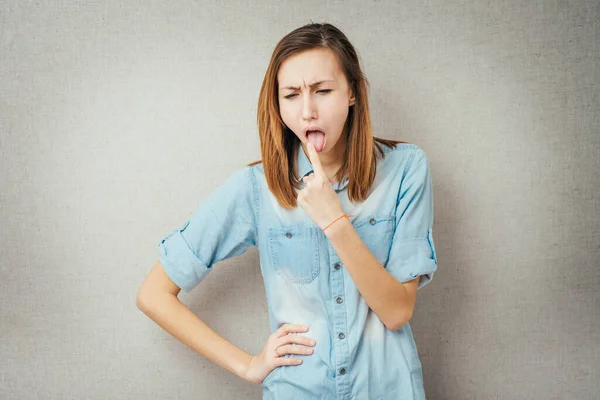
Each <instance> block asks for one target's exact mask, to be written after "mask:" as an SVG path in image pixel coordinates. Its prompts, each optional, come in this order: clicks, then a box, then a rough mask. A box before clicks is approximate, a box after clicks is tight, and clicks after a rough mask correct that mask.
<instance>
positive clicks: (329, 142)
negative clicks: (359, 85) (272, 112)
mask: <svg viewBox="0 0 600 400" xmlns="http://www.w3.org/2000/svg"><path fill="white" fill-rule="evenodd" d="M277 81H278V83H279V85H278V86H279V93H278V100H279V110H280V113H281V118H282V119H283V122H284V123H285V125H286V126H287V127H288V128H289V129H290V130H292V132H294V133H295V134H296V136H297V137H298V139H300V141H301V142H302V146H303V147H304V148H305V149H306V145H307V143H308V137H307V135H306V129H308V128H309V127H317V128H316V129H320V130H321V131H322V132H323V133H324V134H325V135H324V136H323V135H321V136H323V137H322V138H320V139H319V140H322V139H324V146H325V147H324V148H323V149H322V150H321V151H320V153H321V156H322V157H323V156H325V158H326V159H327V158H329V160H330V161H333V160H334V159H336V158H337V157H338V156H339V155H341V154H342V152H343V150H344V148H343V147H344V146H345V140H339V139H340V137H341V135H342V129H343V128H344V123H345V122H346V118H347V117H348V108H349V107H350V106H351V105H352V104H354V97H353V96H352V93H350V90H349V87H348V82H347V80H346V77H345V75H344V73H343V71H342V70H341V68H340V66H339V64H338V61H337V58H336V56H335V54H334V53H333V52H332V51H331V50H330V49H323V48H319V49H312V50H306V51H303V52H301V53H298V54H294V55H293V56H290V57H288V58H287V59H286V60H285V61H284V62H283V63H282V64H281V67H280V68H279V71H278V73H277ZM317 82H321V83H320V84H318V85H315V86H313V87H310V85H314V84H315V83H317ZM311 136H312V135H311ZM316 136H319V135H316ZM344 139H345V138H344ZM317 142H318V140H317ZM336 144H337V146H336ZM317 151H318V149H317ZM328 156H330V157H328Z"/></svg>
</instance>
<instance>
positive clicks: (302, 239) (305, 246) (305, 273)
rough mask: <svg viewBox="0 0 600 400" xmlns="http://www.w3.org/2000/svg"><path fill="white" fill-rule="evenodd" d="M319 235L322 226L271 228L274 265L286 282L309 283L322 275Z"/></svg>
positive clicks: (270, 250)
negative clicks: (320, 272)
mask: <svg viewBox="0 0 600 400" xmlns="http://www.w3.org/2000/svg"><path fill="white" fill-rule="evenodd" d="M319 234H320V229H319V228H318V227H307V226H301V225H294V226H290V227H282V228H269V244H268V246H269V254H270V257H271V264H272V265H273V269H275V271H277V273H278V274H279V276H281V278H282V279H284V280H285V281H286V282H292V283H297V284H308V283H311V282H312V281H313V280H314V279H315V278H316V277H317V275H319V271H320V267H319V263H320V258H321V254H320V250H319Z"/></svg>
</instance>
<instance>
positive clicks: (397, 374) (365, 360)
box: [137, 23, 437, 400]
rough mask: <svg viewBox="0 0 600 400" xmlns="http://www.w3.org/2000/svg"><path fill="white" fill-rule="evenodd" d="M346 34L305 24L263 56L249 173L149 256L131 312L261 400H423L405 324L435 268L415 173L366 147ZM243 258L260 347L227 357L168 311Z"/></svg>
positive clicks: (231, 349) (384, 149)
mask: <svg viewBox="0 0 600 400" xmlns="http://www.w3.org/2000/svg"><path fill="white" fill-rule="evenodd" d="M367 90H368V81H367V79H366V78H365V76H364V75H363V72H362V71H361V67H360V65H359V59H358V56H357V54H356V51H355V49H354V47H353V46H352V44H351V43H350V42H349V41H348V39H347V38H346V36H345V35H344V34H343V33H342V32H341V31H340V30H338V29H337V28H336V27H334V26H332V25H330V24H314V23H312V24H309V25H306V26H303V27H300V28H298V29H296V30H294V31H293V32H290V33H289V34H288V35H286V36H285V37H284V38H283V39H282V40H281V41H280V42H279V43H278V44H277V46H276V48H275V50H274V52H273V55H272V58H271V61H270V64H269V66H268V69H267V72H266V75H265V78H264V81H263V85H262V88H261V92H260V98H259V101H258V130H259V135H260V144H261V154H262V160H261V161H257V162H254V163H251V164H249V165H246V166H244V167H242V168H240V169H239V170H237V171H236V172H234V173H233V174H232V175H231V176H230V177H229V178H228V179H227V180H226V181H225V182H224V183H223V184H222V185H221V186H219V187H218V188H216V189H215V190H214V191H213V192H212V193H211V194H210V196H208V198H207V199H206V200H205V201H203V202H202V204H200V205H199V207H198V208H197V210H196V211H195V212H194V213H193V215H192V216H191V217H190V218H189V219H188V220H187V221H186V222H185V223H184V224H183V226H182V227H181V228H179V229H175V230H173V231H172V232H170V233H169V234H167V235H166V236H165V237H163V239H162V240H161V241H160V243H159V244H158V252H159V262H158V263H157V264H156V265H155V267H154V268H153V269H152V271H151V272H150V273H149V275H148V277H147V278H146V280H145V281H144V283H143V285H142V287H141V289H140V290H139V293H138V296H137V305H138V307H139V308H140V309H141V310H142V311H143V312H144V313H146V314H147V315H148V316H149V317H150V318H152V319H153V320H154V321H156V322H157V323H158V324H159V325H160V326H161V327H163V328H164V329H165V330H167V331H168V332H169V333H170V334H172V335H173V336H175V337H176V338H177V339H179V340H180V341H182V342H183V343H185V344H186V345H188V346H190V347H191V348H193V349H194V350H196V351H197V352H198V353H200V354H201V355H202V356H204V357H206V358H207V359H209V360H210V361H211V362H213V363H215V364H217V365H219V366H221V367H223V368H226V369H227V370H229V371H230V372H232V373H234V374H236V375H238V376H239V377H241V378H243V379H245V380H247V381H249V382H252V383H256V384H262V390H263V399H280V400H283V399H295V400H301V399H311V400H314V399H340V400H341V399H370V400H374V399H424V398H425V392H424V389H423V375H422V370H421V362H420V360H419V356H418V352H417V348H416V345H415V341H414V339H413V335H412V331H411V328H410V324H409V323H408V321H409V320H410V318H411V316H412V314H413V309H414V306H415V299H416V295H417V290H418V289H420V288H422V287H423V286H424V285H426V284H427V283H428V282H429V281H430V280H431V279H432V277H433V274H434V272H435V271H436V269H437V258H436V253H435V248H434V243H433V239H432V225H433V193H432V184H431V177H430V173H429V166H428V159H427V157H426V155H425V153H424V151H423V150H422V149H421V148H420V147H418V146H417V145H415V144H410V143H405V142H399V141H393V140H385V139H380V138H376V137H373V135H372V131H371V122H370V116H369V102H368V98H367ZM249 246H256V247H257V249H258V252H259V255H260V267H261V271H262V276H263V278H264V284H265V291H266V295H267V301H268V311H269V320H270V325H271V332H272V334H271V335H270V337H269V338H268V339H267V342H266V345H265V347H264V348H263V350H262V351H261V352H260V354H257V355H251V354H248V353H246V352H245V351H243V350H241V349H239V348H238V347H236V346H234V345H233V344H232V343H230V342H228V341H227V340H225V339H224V338H223V337H221V336H220V335H218V334H217V333H216V332H215V331H213V330H212V329H211V328H210V327H209V326H207V325H206V324H205V323H203V322H202V321H201V320H200V319H199V318H198V317H197V316H196V315H195V314H193V313H192V312H191V311H190V310H189V309H188V308H187V307H185V306H184V305H183V304H182V303H181V302H180V301H179V300H178V298H177V295H178V293H179V291H180V290H184V291H185V292H186V293H187V292H190V291H191V290H192V289H193V288H194V287H195V286H196V285H198V284H199V283H200V282H201V281H202V280H203V279H204V278H205V277H206V275H207V274H208V273H209V272H210V271H211V269H212V266H213V265H215V263H217V262H219V261H221V260H225V259H227V258H229V257H233V256H238V255H240V254H242V253H244V252H245V251H246V249H247V248H248V247H249Z"/></svg>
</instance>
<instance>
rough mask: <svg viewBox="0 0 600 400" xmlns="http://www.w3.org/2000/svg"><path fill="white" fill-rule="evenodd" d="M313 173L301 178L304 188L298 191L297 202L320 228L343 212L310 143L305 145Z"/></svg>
mask: <svg viewBox="0 0 600 400" xmlns="http://www.w3.org/2000/svg"><path fill="white" fill-rule="evenodd" d="M306 147H307V149H308V156H309V158H310V163H311V164H312V167H313V171H314V173H313V174H310V175H307V176H305V177H304V178H302V181H303V182H304V183H305V184H306V186H305V188H304V189H302V190H301V191H300V192H299V193H298V197H297V201H298V204H299V205H300V206H301V207H302V208H303V209H304V211H305V212H306V214H308V216H309V217H310V219H312V220H313V221H314V222H315V223H316V224H317V225H318V226H319V227H320V228H321V229H323V228H325V227H326V226H327V225H329V224H330V223H331V222H333V221H334V220H335V219H336V218H338V217H339V216H341V215H342V214H344V210H343V207H342V202H341V201H340V198H339V197H338V195H337V193H336V192H335V190H334V189H333V186H332V185H331V182H329V179H328V178H327V176H326V175H325V172H324V171H323V167H322V166H321V161H320V160H319V153H317V150H316V149H315V146H313V144H312V143H310V142H309V143H308V144H307V145H306Z"/></svg>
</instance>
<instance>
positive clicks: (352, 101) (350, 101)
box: [348, 95, 355, 107]
mask: <svg viewBox="0 0 600 400" xmlns="http://www.w3.org/2000/svg"><path fill="white" fill-rule="evenodd" d="M354 102H355V100H354V95H352V97H350V100H349V103H348V107H350V106H353V105H354Z"/></svg>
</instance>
